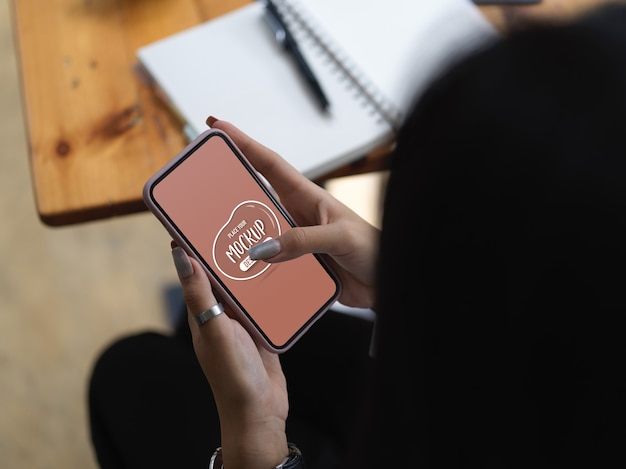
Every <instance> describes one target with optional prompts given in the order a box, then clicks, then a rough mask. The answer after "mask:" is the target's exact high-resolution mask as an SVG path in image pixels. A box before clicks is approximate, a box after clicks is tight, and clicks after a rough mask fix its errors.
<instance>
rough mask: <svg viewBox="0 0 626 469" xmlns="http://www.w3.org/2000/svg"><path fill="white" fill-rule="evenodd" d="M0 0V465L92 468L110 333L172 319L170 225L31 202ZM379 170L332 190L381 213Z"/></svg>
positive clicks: (164, 324) (367, 212) (164, 326)
mask: <svg viewBox="0 0 626 469" xmlns="http://www.w3.org/2000/svg"><path fill="white" fill-rule="evenodd" d="M11 26H12V25H11V10H10V8H9V4H8V1H7V0H2V1H1V2H0V103H1V106H0V123H1V125H0V142H1V145H2V150H1V152H0V220H2V221H0V226H1V228H0V266H1V267H0V467H2V468H8V469H14V468H19V469H25V468H28V469H30V468H47V469H50V468H52V469H56V468H81V469H89V468H95V467H96V464H95V462H94V458H93V455H92V451H91V447H90V443H89V432H88V422H87V413H86V404H85V402H86V385H87V379H88V376H89V372H90V369H91V366H92V364H93V361H94V359H95V358H96V357H97V355H98V353H99V352H100V351H101V350H102V348H103V347H105V346H106V345H107V344H108V343H109V342H110V341H112V340H114V339H115V338H117V337H119V336H121V335H124V334H129V333H133V332H136V331H139V330H144V329H148V328H150V329H156V330H162V331H167V330H169V327H170V326H169V323H170V318H169V317H168V316H169V314H170V313H168V311H170V310H171V308H168V299H167V298H166V293H167V292H168V291H172V289H174V290H175V289H176V288H177V280H176V276H175V272H174V269H173V266H172V264H171V258H170V254H169V237H168V236H167V234H166V233H165V231H164V230H163V229H162V228H161V226H160V224H159V223H158V222H157V221H156V220H155V219H153V218H152V216H151V215H149V214H147V213H142V214H136V215H131V216H128V217H121V218H117V219H110V220H104V221H100V222H93V223H88V224H84V225H78V226H71V227H65V228H49V227H47V226H45V225H43V224H42V223H41V222H40V221H39V219H38V217H37V213H36V208H35V204H34V199H33V194H32V186H31V181H30V173H29V166H28V151H27V140H26V133H25V129H24V121H23V119H24V118H23V113H22V108H21V101H20V94H19V93H20V88H19V86H20V85H19V79H18V72H17V65H16V64H17V63H16V57H15V48H14V43H13V34H12V31H11ZM383 178H384V175H382V174H374V175H366V176H358V177H351V178H344V179H342V180H337V181H334V182H333V183H332V184H331V185H329V186H328V188H329V190H331V191H332V192H333V193H334V194H336V195H337V196H338V197H339V198H341V199H342V200H344V201H345V202H346V203H347V204H348V205H350V206H352V207H353V208H354V209H355V210H357V211H358V212H359V213H361V214H362V215H363V216H364V217H366V218H367V219H369V220H370V221H371V222H372V223H375V224H377V223H378V211H377V207H378V201H379V199H378V197H379V187H380V184H381V182H382V180H383Z"/></svg>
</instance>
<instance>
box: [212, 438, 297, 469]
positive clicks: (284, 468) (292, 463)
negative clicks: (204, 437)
mask: <svg viewBox="0 0 626 469" xmlns="http://www.w3.org/2000/svg"><path fill="white" fill-rule="evenodd" d="M287 446H288V447H289V455H288V456H287V457H286V458H285V459H283V460H282V461H281V463H280V464H279V465H278V466H276V467H274V468H273V469H304V468H305V466H304V458H303V457H302V453H301V452H300V450H299V449H298V447H297V446H296V445H294V444H293V443H287ZM209 469H224V465H223V463H222V447H221V446H220V447H219V448H217V449H216V450H215V452H214V453H213V455H212V456H211V459H210V460H209Z"/></svg>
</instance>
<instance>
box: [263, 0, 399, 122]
mask: <svg viewBox="0 0 626 469" xmlns="http://www.w3.org/2000/svg"><path fill="white" fill-rule="evenodd" d="M275 3H276V6H277V7H278V8H279V10H280V11H281V13H282V14H283V15H284V17H285V20H286V21H287V22H288V24H289V26H291V27H293V33H294V34H295V35H298V36H300V35H302V34H304V35H306V36H307V39H310V40H312V41H314V42H315V44H316V45H317V46H318V49H319V51H320V53H322V54H324V55H325V56H326V57H327V58H328V59H329V60H330V61H331V62H332V63H333V64H334V65H335V66H336V67H337V68H338V70H339V72H340V73H343V74H344V75H345V76H346V77H347V80H348V81H349V84H350V86H352V87H354V88H355V90H356V93H357V95H356V96H355V97H356V98H357V99H361V100H362V102H363V104H364V105H365V106H368V107H370V108H371V109H372V113H373V114H375V115H377V116H379V117H380V118H382V119H384V120H385V121H387V122H388V123H389V125H391V127H392V128H394V129H395V130H398V129H399V127H400V125H401V123H402V120H403V118H404V113H403V112H401V111H400V110H399V109H397V108H396V107H395V106H394V105H393V104H392V103H390V102H389V101H388V100H387V99H386V98H385V96H384V95H383V93H382V92H380V90H379V89H377V88H376V86H374V85H373V84H372V83H370V82H369V81H368V79H367V77H366V76H365V75H364V74H363V73H362V72H361V70H359V69H358V67H357V66H356V65H354V64H353V63H352V61H351V60H350V58H349V57H348V56H347V55H346V54H345V53H344V52H343V51H342V50H341V49H340V48H339V46H337V45H336V44H335V43H334V42H333V40H332V38H331V37H330V36H329V35H328V34H327V33H326V32H325V31H324V29H323V28H322V27H321V26H320V25H319V24H316V22H315V21H314V20H313V19H312V18H310V17H308V16H307V15H306V11H305V9H303V8H302V7H301V5H300V3H298V1H297V0H289V3H287V2H284V1H283V0H276V2H275ZM298 39H301V38H298Z"/></svg>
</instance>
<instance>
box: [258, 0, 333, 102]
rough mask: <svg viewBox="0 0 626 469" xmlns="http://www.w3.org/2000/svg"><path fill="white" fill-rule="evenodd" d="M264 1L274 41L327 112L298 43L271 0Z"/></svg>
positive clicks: (320, 91) (320, 88) (316, 82)
mask: <svg viewBox="0 0 626 469" xmlns="http://www.w3.org/2000/svg"><path fill="white" fill-rule="evenodd" d="M264 1H265V13H266V14H265V18H266V20H267V23H268V24H269V26H270V28H271V29H272V32H273V33H274V37H275V38H276V41H277V42H278V43H279V44H280V45H281V46H283V47H284V48H285V50H286V51H287V52H289V53H290V54H291V56H292V57H293V59H294V60H295V61H296V65H297V66H298V69H299V70H300V72H301V73H302V76H303V77H304V78H305V79H306V81H307V83H308V84H309V85H310V86H311V89H312V90H313V92H314V93H315V97H316V98H317V100H318V101H319V103H320V106H321V107H322V110H323V111H328V109H329V107H330V103H329V102H328V98H327V97H326V95H325V94H324V91H323V90H322V87H321V86H320V84H319V82H318V81H317V78H315V75H314V74H313V70H311V67H310V66H309V64H308V63H307V61H306V60H305V58H304V56H303V55H302V52H300V48H299V47H298V43H297V42H296V40H295V39H294V37H293V35H292V34H291V32H290V31H289V28H288V27H287V24H286V23H285V21H284V20H283V18H282V15H281V14H280V12H279V11H278V8H277V7H276V5H274V2H273V1H272V0H264Z"/></svg>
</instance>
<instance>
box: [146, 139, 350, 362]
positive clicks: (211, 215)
mask: <svg viewBox="0 0 626 469" xmlns="http://www.w3.org/2000/svg"><path fill="white" fill-rule="evenodd" d="M143 198H144V202H145V203H146V205H147V207H148V209H149V210H150V211H151V212H152V213H153V214H154V215H155V216H156V217H157V218H158V219H159V220H160V221H161V223H162V224H163V225H164V226H165V228H166V229H167V231H168V232H169V234H170V236H172V238H173V239H174V241H176V242H177V243H178V245H179V246H181V247H183V248H184V249H185V250H186V251H187V253H188V254H189V255H190V256H193V257H194V258H196V259H197V260H198V261H199V262H200V263H201V264H202V266H203V267H204V269H205V270H206V272H207V274H208V276H209V278H210V280H211V283H212V284H213V289H214V292H215V294H216V296H217V297H218V301H221V302H222V303H223V304H224V305H225V306H226V307H227V312H228V313H229V314H230V315H231V316H233V317H234V319H237V320H238V321H239V322H240V323H241V324H242V325H243V326H244V327H245V328H246V329H247V330H248V332H249V333H250V334H251V335H252V336H253V337H254V338H255V340H257V341H259V342H260V343H261V344H262V345H263V346H264V347H265V348H267V349H268V350H270V351H272V352H275V353H282V352H285V351H287V350H288V349H289V348H290V347H291V346H292V345H293V344H294V343H295V342H296V341H297V340H298V339H299V338H300V337H301V336H302V335H303V334H304V333H305V332H306V331H307V330H308V329H309V328H310V327H311V325H313V324H314V323H315V322H316V321H317V320H318V319H320V317H321V316H322V315H323V314H324V313H325V312H326V311H327V310H328V309H329V308H330V306H331V305H332V304H333V303H334V302H335V301H336V300H337V298H338V297H339V294H340V291H341V285H340V283H339V280H338V278H337V276H336V275H335V274H334V273H333V272H332V270H331V269H330V267H329V266H328V264H327V263H326V262H325V261H324V259H323V258H322V257H321V256H319V255H317V254H306V255H304V256H301V257H298V258H297V259H293V260H290V261H286V262H280V263H276V264H271V263H266V262H264V261H254V260H251V259H250V257H249V256H248V250H249V249H250V248H251V247H252V246H254V245H256V244H258V243H261V242H263V241H266V240H268V239H270V238H274V237H277V236H280V235H281V234H282V233H284V232H285V231H287V230H290V229H291V228H293V227H294V226H295V223H294V221H293V220H292V218H291V216H290V215H289V214H288V212H287V211H286V210H285V208H284V207H283V206H282V205H281V204H280V202H279V200H278V199H277V198H276V197H275V196H274V195H273V193H272V191H271V190H270V188H269V187H268V185H267V184H266V182H265V180H264V179H262V178H261V177H260V176H259V174H258V173H257V171H256V170H255V169H254V168H253V167H252V165H251V164H250V162H249V161H248V160H247V159H246V157H245V156H244V154H243V153H242V152H241V151H240V150H239V149H238V148H237V146H236V145H235V143H234V142H233V141H232V140H231V139H230V138H229V137H228V135H226V134H225V133H224V132H222V131H219V130H217V129H210V130H207V131H205V132H203V133H202V134H201V135H199V136H198V137H197V138H196V139H194V140H193V141H192V142H191V143H190V144H189V145H188V146H187V147H186V148H185V149H184V150H183V151H182V152H180V153H179V154H178V155H176V156H175V157H174V158H173V159H172V160H170V161H169V162H168V163H167V164H166V165H165V166H164V167H163V168H162V169H161V170H160V171H158V172H157V173H156V174H155V175H154V176H152V177H151V178H150V179H149V180H148V181H147V182H146V184H145V186H144V189H143Z"/></svg>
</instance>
